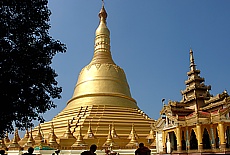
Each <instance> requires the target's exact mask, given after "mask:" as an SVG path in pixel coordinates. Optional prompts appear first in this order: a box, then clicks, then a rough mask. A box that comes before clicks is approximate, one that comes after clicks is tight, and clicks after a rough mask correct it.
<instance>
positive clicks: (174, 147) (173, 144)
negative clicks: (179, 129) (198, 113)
mask: <svg viewBox="0 0 230 155" xmlns="http://www.w3.org/2000/svg"><path fill="white" fill-rule="evenodd" d="M169 136H170V143H171V148H172V150H171V152H172V151H173V150H177V139H176V135H175V133H174V132H169Z"/></svg>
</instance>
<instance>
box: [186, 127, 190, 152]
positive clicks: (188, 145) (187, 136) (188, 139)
mask: <svg viewBox="0 0 230 155" xmlns="http://www.w3.org/2000/svg"><path fill="white" fill-rule="evenodd" d="M189 137H190V136H189V130H188V127H186V150H190V138H189Z"/></svg>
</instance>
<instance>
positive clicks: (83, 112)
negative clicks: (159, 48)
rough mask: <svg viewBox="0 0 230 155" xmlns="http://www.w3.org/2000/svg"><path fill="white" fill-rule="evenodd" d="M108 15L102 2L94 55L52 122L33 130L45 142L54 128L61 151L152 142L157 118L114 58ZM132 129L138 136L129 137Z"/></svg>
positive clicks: (122, 146)
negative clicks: (140, 102)
mask: <svg viewBox="0 0 230 155" xmlns="http://www.w3.org/2000/svg"><path fill="white" fill-rule="evenodd" d="M106 18H107V13H106V10H105V8H104V4H103V5H102V8H101V10H100V12H99V19H100V22H99V26H98V28H97V29H96V33H95V35H96V36H95V45H94V55H93V58H92V60H91V62H90V63H89V64H88V65H86V66H85V67H84V68H83V69H82V70H81V72H80V74H79V77H78V81H77V84H76V86H75V89H74V92H73V96H72V98H71V99H70V100H69V101H68V102H67V105H66V107H65V108H64V109H63V110H62V111H61V112H60V113H58V114H57V115H56V116H55V117H54V118H53V119H52V120H51V121H48V122H45V123H42V124H40V125H39V126H38V127H36V128H35V129H34V130H33V132H34V134H33V135H36V133H39V135H41V133H42V138H43V139H44V142H49V134H50V131H52V134H53V135H55V136H56V138H55V140H56V141H57V143H58V146H59V147H58V148H59V149H61V150H68V149H78V148H80V149H82V148H86V149H88V148H89V147H90V145H91V144H96V145H97V146H98V149H102V148H104V147H105V146H111V145H112V146H116V147H117V148H120V149H123V148H126V146H127V144H130V141H131V142H132V145H133V144H134V142H135V147H137V146H138V144H137V143H138V142H143V143H145V145H146V146H150V145H151V143H152V142H151V143H148V139H147V138H146V137H147V136H148V135H149V133H150V131H151V130H152V129H151V124H154V123H155V120H153V119H151V118H150V117H148V116H147V115H146V114H145V113H144V112H143V111H142V110H141V109H140V108H139V107H138V105H137V103H136V101H135V99H133V98H132V96H131V93H130V88H129V85H128V82H127V79H126V75H125V72H124V70H123V69H122V68H121V67H119V66H118V65H116V64H115V62H114V61H113V59H112V56H111V51H110V31H109V29H108V27H107V23H106ZM66 122H67V123H66ZM51 126H52V129H51ZM132 131H135V135H131V139H129V136H130V133H131V132H132ZM42 138H41V137H40V139H39V140H42ZM35 141H36V138H35ZM110 143H111V144H110ZM47 144H48V143H47ZM128 146H129V145H128Z"/></svg>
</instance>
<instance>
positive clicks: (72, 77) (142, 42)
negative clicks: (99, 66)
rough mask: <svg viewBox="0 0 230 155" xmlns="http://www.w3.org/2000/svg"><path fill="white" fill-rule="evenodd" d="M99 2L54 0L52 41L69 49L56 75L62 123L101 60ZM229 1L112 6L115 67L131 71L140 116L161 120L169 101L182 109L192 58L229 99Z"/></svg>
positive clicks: (129, 0) (127, 1)
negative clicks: (97, 57) (88, 68)
mask: <svg viewBox="0 0 230 155" xmlns="http://www.w3.org/2000/svg"><path fill="white" fill-rule="evenodd" d="M101 6H102V3H101V1H100V0H49V8H50V10H51V12H52V15H51V20H50V24H51V29H50V35H51V36H52V37H53V38H54V39H58V40H60V41H61V42H63V43H64V44H66V46H67V52H66V53H64V54H57V55H56V56H55V58H54V59H53V64H52V67H53V68H54V69H55V70H56V72H57V73H58V75H59V76H58V78H57V81H58V82H59V86H61V87H62V88H63V92H62V94H61V95H62V99H60V100H55V103H56V104H57V105H58V107H57V108H56V109H53V110H50V111H48V112H47V113H46V114H45V115H44V117H45V119H46V120H47V121H49V120H51V119H52V118H53V117H54V116H55V115H57V114H58V113H59V112H60V111H61V110H62V109H63V108H64V107H65V106H66V103H67V101H68V100H69V99H70V98H71V97H72V94H73V91H74V87H75V84H76V82H77V78H78V74H79V72H80V70H81V69H82V68H83V67H84V66H85V65H87V64H88V63H89V62H90V61H91V59H92V56H93V52H94V37H95V30H96V28H97V26H98V23H99V18H98V12H99V11H100V9H101ZM229 7H230V1H229V0H221V1H218V0H202V1H200V0H173V1H172V0H139V1H137V0H105V9H106V11H107V13H108V18H107V26H108V28H109V29H110V32H111V35H110V37H111V52H112V57H113V60H114V61H115V63H116V64H117V65H119V66H120V67H121V68H123V69H124V71H125V73H126V77H127V80H128V83H129V86H130V91H131V94H132V97H133V98H134V99H135V100H136V101H137V104H138V106H139V108H140V109H142V110H143V111H144V112H145V113H146V114H148V115H149V116H150V117H151V118H153V119H158V118H159V111H160V110H161V108H162V103H161V100H162V98H165V99H166V102H167V101H168V100H173V101H180V100H181V98H182V97H181V94H180V91H181V90H183V89H185V84H184V81H185V80H186V79H187V72H188V71H189V50H190V48H192V49H193V51H194V56H195V63H196V65H197V69H200V70H201V74H200V75H201V77H204V78H205V84H206V85H211V86H212V90H211V91H210V92H211V94H213V95H216V94H218V93H222V92H223V91H224V90H225V89H226V90H227V91H228V92H230V85H229V82H230V78H229V77H230V69H229V66H230V61H229V59H230V51H229V50H230V48H229V45H230V43H229V41H230V9H229Z"/></svg>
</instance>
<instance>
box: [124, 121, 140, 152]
mask: <svg viewBox="0 0 230 155" xmlns="http://www.w3.org/2000/svg"><path fill="white" fill-rule="evenodd" d="M130 135H131V139H130V141H129V143H128V144H127V145H126V147H128V148H136V147H137V146H138V141H137V134H136V133H135V130H134V124H133V125H132V131H131V134H130Z"/></svg>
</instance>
